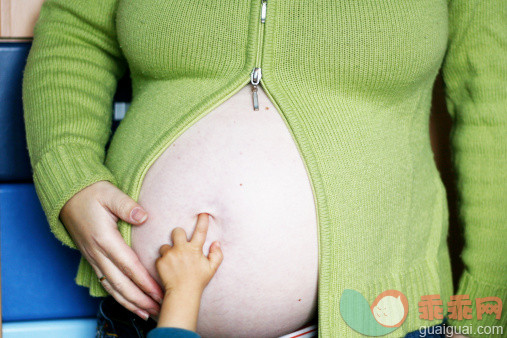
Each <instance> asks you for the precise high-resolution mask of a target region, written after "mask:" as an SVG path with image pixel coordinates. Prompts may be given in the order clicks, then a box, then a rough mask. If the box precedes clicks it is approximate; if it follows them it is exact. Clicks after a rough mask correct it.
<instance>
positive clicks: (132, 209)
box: [108, 188, 148, 224]
mask: <svg viewBox="0 0 507 338" xmlns="http://www.w3.org/2000/svg"><path fill="white" fill-rule="evenodd" d="M108 208H109V209H110V210H111V211H112V212H113V213H114V214H115V215H116V216H118V217H119V218H121V219H122V220H124V221H125V222H128V223H131V224H141V223H143V222H144V221H146V219H147V218H148V213H147V212H146V211H145V210H144V209H143V207H141V206H140V205H139V204H138V203H136V201H134V200H133V199H132V198H130V196H129V195H127V194H125V193H124V192H123V191H121V190H120V189H118V188H116V189H114V193H113V194H112V196H111V197H110V199H109V201H108Z"/></svg>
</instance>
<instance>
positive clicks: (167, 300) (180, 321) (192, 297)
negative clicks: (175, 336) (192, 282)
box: [157, 287, 202, 331]
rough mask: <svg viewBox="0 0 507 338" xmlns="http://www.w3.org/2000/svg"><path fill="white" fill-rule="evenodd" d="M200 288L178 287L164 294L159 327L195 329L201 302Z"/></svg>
mask: <svg viewBox="0 0 507 338" xmlns="http://www.w3.org/2000/svg"><path fill="white" fill-rule="evenodd" d="M201 295H202V290H201V291H200V290H199V288H189V287H184V288H176V289H173V290H169V291H167V292H166V293H165V295H164V302H163V304H162V309H161V312H160V316H159V319H158V324H157V327H180V328H183V329H187V330H191V331H195V330H196V326H197V316H198V313H199V305H200V303H201Z"/></svg>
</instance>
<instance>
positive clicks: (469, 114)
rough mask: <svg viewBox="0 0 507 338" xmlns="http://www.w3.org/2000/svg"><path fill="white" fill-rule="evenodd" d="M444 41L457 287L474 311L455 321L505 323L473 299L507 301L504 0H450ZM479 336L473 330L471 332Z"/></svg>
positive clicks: (505, 319)
mask: <svg viewBox="0 0 507 338" xmlns="http://www.w3.org/2000/svg"><path fill="white" fill-rule="evenodd" d="M448 4H449V45H448V50H447V52H446V55H445V58H444V63H443V68H442V71H443V73H442V74H443V79H444V83H445V91H446V102H447V107H448V110H449V113H450V115H451V117H452V119H453V127H452V129H451V146H452V162H453V165H454V168H455V173H456V180H457V187H458V199H459V216H460V220H461V223H462V225H463V228H464V230H463V232H464V238H465V246H464V249H463V252H462V259H463V262H464V265H465V270H464V272H463V275H462V276H461V279H460V281H459V287H458V290H457V291H456V292H455V294H459V295H463V294H466V295H469V296H470V299H471V300H472V308H473V313H472V315H473V317H472V319H469V320H465V319H463V320H456V319H451V318H450V319H449V324H450V325H452V326H455V327H459V326H470V325H472V328H473V329H474V330H475V329H477V327H478V326H480V325H482V326H486V325H488V326H494V325H501V326H503V327H506V326H507V315H506V314H505V312H506V311H505V309H504V311H503V313H502V317H501V319H499V320H497V319H495V318H494V315H488V314H484V315H483V319H482V320H477V313H476V308H475V305H476V300H475V299H476V298H483V297H489V296H496V297H499V298H500V299H501V300H502V301H503V303H504V304H505V303H506V302H507V247H506V245H505V242H506V239H507V211H506V207H507V177H506V173H507V142H506V139H505V137H506V136H507V30H506V23H507V8H506V7H507V6H506V5H505V1H504V0H488V1H483V0H448ZM470 336H471V337H477V335H473V334H471V335H470Z"/></svg>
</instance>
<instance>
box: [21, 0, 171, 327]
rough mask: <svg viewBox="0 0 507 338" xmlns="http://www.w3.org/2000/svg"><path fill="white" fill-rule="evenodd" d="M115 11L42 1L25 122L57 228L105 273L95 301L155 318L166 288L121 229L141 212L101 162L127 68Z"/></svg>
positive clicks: (110, 5)
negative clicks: (111, 300) (109, 298)
mask: <svg viewBox="0 0 507 338" xmlns="http://www.w3.org/2000/svg"><path fill="white" fill-rule="evenodd" d="M116 7H117V0H87V1H84V0H47V1H45V2H44V3H43V5H42V7H41V11H40V14H39V18H38V20H37V22H36V24H35V27H34V39H33V43H32V47H31V49H30V53H29V55H28V58H27V63H26V67H25V70H24V74H23V87H22V89H23V92H22V94H23V106H24V119H25V127H26V137H27V145H28V151H29V155H30V161H31V165H32V168H33V180H34V185H35V189H36V191H37V194H38V196H39V199H40V201H41V205H42V208H43V210H44V212H45V214H46V217H47V219H48V222H49V225H50V229H51V231H52V232H53V234H54V235H55V236H56V237H57V238H58V239H59V240H60V241H61V242H62V243H63V244H65V245H67V246H69V247H71V248H74V249H79V250H80V251H81V253H82V255H83V257H84V258H86V260H87V261H88V262H89V263H90V265H91V267H92V268H93V269H94V272H95V273H96V274H97V275H98V276H101V275H102V274H104V275H106V276H107V280H105V281H104V282H103V283H102V286H103V288H100V290H94V292H95V294H94V295H95V296H96V295H97V293H100V295H102V296H105V295H107V294H108V293H109V294H111V295H113V296H114V297H115V299H116V300H117V301H118V302H119V303H121V304H122V305H123V306H124V307H125V308H127V309H129V310H130V311H132V312H135V311H137V313H138V314H140V315H141V316H142V317H147V316H148V313H147V312H144V310H146V311H151V313H152V314H156V313H158V304H157V303H156V301H155V300H156V299H157V297H158V298H162V290H161V289H160V287H159V286H158V284H157V283H156V281H155V280H154V279H153V278H152V277H151V276H150V275H149V273H148V271H147V270H146V269H145V268H144V266H143V265H142V264H141V263H140V261H139V259H138V257H137V255H136V254H135V253H134V251H133V250H132V249H131V248H130V247H129V246H128V245H127V243H126V242H125V241H124V240H123V238H122V237H121V234H120V232H119V230H118V228H117V223H116V222H117V221H118V218H121V219H123V220H124V221H126V222H129V223H132V224H133V225H139V224H140V223H142V220H140V221H136V220H134V219H133V218H132V216H133V215H131V212H132V211H133V210H134V208H136V207H140V206H139V205H138V204H137V203H136V202H135V201H133V200H132V199H130V197H129V196H127V195H126V194H124V193H123V192H122V191H121V190H120V189H118V188H117V187H116V185H117V184H116V183H117V182H116V181H115V177H114V175H113V174H112V173H111V171H110V170H109V169H108V168H107V167H106V166H105V165H104V163H103V162H104V158H105V145H106V143H107V141H108V139H109V136H110V130H111V129H110V128H111V122H112V101H113V97H114V93H115V91H116V85H117V81H118V79H119V78H120V77H121V76H122V75H123V74H124V73H125V71H126V68H127V62H126V60H125V59H124V57H123V55H122V52H121V50H120V47H119V44H118V41H117V39H116V30H115V12H116ZM63 211H64V212H63ZM92 274H93V273H92ZM98 276H88V275H87V276H86V278H97V277H98ZM90 293H92V290H90ZM150 296H151V297H150Z"/></svg>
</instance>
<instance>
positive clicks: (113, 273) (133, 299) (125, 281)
mask: <svg viewBox="0 0 507 338" xmlns="http://www.w3.org/2000/svg"><path fill="white" fill-rule="evenodd" d="M96 263H97V265H98V267H99V270H100V271H101V272H102V273H103V275H105V276H106V279H105V280H103V281H102V286H103V287H104V289H106V290H107V291H108V292H109V293H110V294H111V295H112V296H113V297H114V298H115V299H116V300H118V302H120V300H123V301H124V303H128V306H125V307H126V308H127V309H129V310H130V311H132V312H134V311H135V310H136V309H141V310H143V311H146V312H149V313H151V314H152V315H154V316H156V315H158V313H159V311H160V306H159V305H158V304H157V303H156V302H155V301H153V299H151V298H150V297H148V296H147V295H146V294H145V293H144V292H142V291H141V289H139V287H138V286H137V285H136V284H134V282H133V281H132V280H131V279H130V278H128V277H127V276H126V275H125V274H124V273H123V272H122V271H121V270H120V269H119V268H118V267H117V266H116V265H115V264H114V263H113V262H112V261H110V260H109V259H108V258H106V257H103V259H101V260H100V261H99V262H96Z"/></svg>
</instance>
